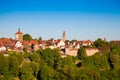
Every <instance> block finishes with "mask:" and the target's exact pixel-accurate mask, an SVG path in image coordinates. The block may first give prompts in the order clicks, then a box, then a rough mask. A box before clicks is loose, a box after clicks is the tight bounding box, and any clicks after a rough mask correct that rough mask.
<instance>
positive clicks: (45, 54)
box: [41, 48, 60, 66]
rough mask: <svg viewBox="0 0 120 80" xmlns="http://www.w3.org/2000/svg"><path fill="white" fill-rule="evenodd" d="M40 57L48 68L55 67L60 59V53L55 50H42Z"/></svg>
mask: <svg viewBox="0 0 120 80" xmlns="http://www.w3.org/2000/svg"><path fill="white" fill-rule="evenodd" d="M41 56H42V58H43V59H44V61H45V63H47V64H48V65H49V66H55V65H56V64H57V63H58V61H59V59H60V53H59V51H58V50H57V49H50V48H47V49H44V50H42V51H41Z"/></svg>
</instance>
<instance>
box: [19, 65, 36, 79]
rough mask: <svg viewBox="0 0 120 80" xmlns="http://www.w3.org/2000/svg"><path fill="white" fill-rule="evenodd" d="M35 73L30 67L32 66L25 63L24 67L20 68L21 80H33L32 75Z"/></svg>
mask: <svg viewBox="0 0 120 80" xmlns="http://www.w3.org/2000/svg"><path fill="white" fill-rule="evenodd" d="M32 74H33V71H32V68H31V67H30V64H28V63H25V64H23V66H22V67H21V68H20V71H19V76H20V79H21V80H32V79H33V78H34V76H33V75H32Z"/></svg>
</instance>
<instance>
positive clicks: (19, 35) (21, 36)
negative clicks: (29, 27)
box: [15, 28, 23, 42]
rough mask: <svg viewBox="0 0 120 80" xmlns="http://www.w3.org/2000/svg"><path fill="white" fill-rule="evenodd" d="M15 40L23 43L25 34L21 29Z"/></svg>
mask: <svg viewBox="0 0 120 80" xmlns="http://www.w3.org/2000/svg"><path fill="white" fill-rule="evenodd" d="M15 39H16V40H19V41H20V42H22V41H23V33H22V32H21V31H20V28H18V32H16V33H15Z"/></svg>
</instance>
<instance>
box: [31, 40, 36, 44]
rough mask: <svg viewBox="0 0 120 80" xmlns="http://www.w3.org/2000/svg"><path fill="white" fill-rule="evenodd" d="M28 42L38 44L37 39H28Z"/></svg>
mask: <svg viewBox="0 0 120 80" xmlns="http://www.w3.org/2000/svg"><path fill="white" fill-rule="evenodd" d="M30 44H35V45H38V41H36V40H30Z"/></svg>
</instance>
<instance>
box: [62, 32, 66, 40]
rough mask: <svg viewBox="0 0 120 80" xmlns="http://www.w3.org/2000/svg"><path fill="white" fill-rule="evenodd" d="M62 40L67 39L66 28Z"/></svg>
mask: <svg viewBox="0 0 120 80" xmlns="http://www.w3.org/2000/svg"><path fill="white" fill-rule="evenodd" d="M62 40H63V41H65V40H66V32H65V30H64V31H63V36H62Z"/></svg>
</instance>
